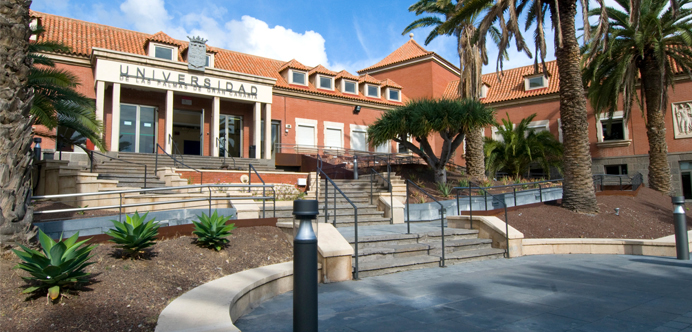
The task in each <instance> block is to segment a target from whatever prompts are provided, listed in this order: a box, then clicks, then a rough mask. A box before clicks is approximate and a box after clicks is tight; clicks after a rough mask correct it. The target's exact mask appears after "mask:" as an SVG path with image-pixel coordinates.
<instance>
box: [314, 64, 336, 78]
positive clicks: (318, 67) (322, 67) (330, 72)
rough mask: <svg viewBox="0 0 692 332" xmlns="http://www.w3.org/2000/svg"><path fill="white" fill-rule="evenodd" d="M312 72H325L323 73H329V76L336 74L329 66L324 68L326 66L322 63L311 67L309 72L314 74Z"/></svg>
mask: <svg viewBox="0 0 692 332" xmlns="http://www.w3.org/2000/svg"><path fill="white" fill-rule="evenodd" d="M312 74H323V75H329V76H336V72H335V71H331V70H329V69H327V68H324V66H322V65H317V66H315V68H312V69H310V71H309V72H308V75H312Z"/></svg>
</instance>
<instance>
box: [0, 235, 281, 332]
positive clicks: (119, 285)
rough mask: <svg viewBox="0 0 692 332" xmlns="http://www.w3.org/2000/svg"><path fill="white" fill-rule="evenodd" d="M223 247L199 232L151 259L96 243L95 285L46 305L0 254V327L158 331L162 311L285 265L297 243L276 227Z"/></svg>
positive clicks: (166, 244) (10, 257) (12, 260)
mask: <svg viewBox="0 0 692 332" xmlns="http://www.w3.org/2000/svg"><path fill="white" fill-rule="evenodd" d="M229 239H230V240H231V242H230V243H229V245H228V247H227V248H226V249H224V250H222V251H220V252H216V251H212V250H209V249H205V248H200V247H198V246H197V245H195V244H194V243H193V242H194V237H189V236H185V237H180V238H175V239H166V240H163V241H159V242H158V243H157V244H156V245H155V246H154V247H153V249H152V251H151V254H150V255H149V257H147V258H146V259H142V260H137V261H133V260H129V259H122V258H118V254H117V253H116V249H114V248H113V246H112V245H111V244H101V245H99V246H98V247H96V248H95V249H94V250H93V251H92V254H93V255H94V257H93V258H92V260H91V261H93V262H96V263H95V264H93V265H91V266H89V267H88V268H87V271H88V272H90V273H92V278H91V282H90V283H89V284H87V285H86V286H85V287H83V288H82V289H80V290H78V291H76V292H74V293H73V294H70V295H68V296H69V298H67V299H65V298H63V299H61V300H60V301H59V302H58V303H57V304H48V305H47V304H46V298H45V296H38V297H37V296H34V297H30V298H27V295H25V294H20V292H21V291H22V290H23V286H25V285H26V283H25V282H24V280H23V279H21V278H20V276H21V275H28V274H26V273H25V272H24V271H21V270H12V267H13V266H14V265H15V264H17V263H18V262H19V261H20V260H19V259H18V258H17V257H16V256H15V255H14V254H13V253H12V252H10V251H5V252H3V253H2V255H0V331H18V332H23V331H26V332H29V331H31V332H39V331H101V332H103V331H154V328H155V326H156V321H157V319H158V315H159V314H160V313H161V311H162V310H163V309H164V308H165V307H166V305H168V304H169V303H170V302H171V301H172V300H173V299H175V298H177V297H178V296H180V295H182V294H183V293H185V292H186V291H188V290H190V289H192V288H194V287H196V286H199V285H201V284H204V283H206V282H208V281H211V280H214V279H218V278H220V277H223V276H225V275H229V274H233V273H236V272H240V271H243V270H247V269H251V268H255V267H259V266H264V265H270V264H276V263H281V262H287V261H290V260H291V259H292V256H293V247H292V245H291V244H290V243H289V242H288V241H287V240H286V237H285V236H284V235H283V233H282V232H281V231H280V230H279V229H278V228H276V227H266V226H265V227H248V228H238V229H236V230H234V231H233V235H231V236H230V237H229Z"/></svg>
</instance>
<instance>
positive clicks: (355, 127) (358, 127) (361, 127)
mask: <svg viewBox="0 0 692 332" xmlns="http://www.w3.org/2000/svg"><path fill="white" fill-rule="evenodd" d="M348 126H349V130H350V131H351V133H350V135H351V139H350V140H349V141H350V147H351V150H355V148H354V147H353V132H359V133H365V150H357V151H369V148H368V126H365V125H357V124H349V125H348Z"/></svg>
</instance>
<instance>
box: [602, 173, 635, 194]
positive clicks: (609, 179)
mask: <svg viewBox="0 0 692 332" xmlns="http://www.w3.org/2000/svg"><path fill="white" fill-rule="evenodd" d="M643 183H644V176H643V175H642V173H639V172H637V174H634V175H632V177H630V176H629V175H613V174H595V175H594V176H593V184H594V188H595V190H596V191H604V190H608V189H606V188H613V189H615V190H620V191H624V190H632V191H636V190H637V189H639V187H640V186H641V185H642V184H643ZM628 187H629V189H627V188H628ZM613 189H611V190H613Z"/></svg>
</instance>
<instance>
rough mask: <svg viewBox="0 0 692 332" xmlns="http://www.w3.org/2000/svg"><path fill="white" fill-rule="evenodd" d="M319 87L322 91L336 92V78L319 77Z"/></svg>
mask: <svg viewBox="0 0 692 332" xmlns="http://www.w3.org/2000/svg"><path fill="white" fill-rule="evenodd" d="M317 87H318V88H320V89H326V90H334V78H333V77H329V76H322V75H317Z"/></svg>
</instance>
